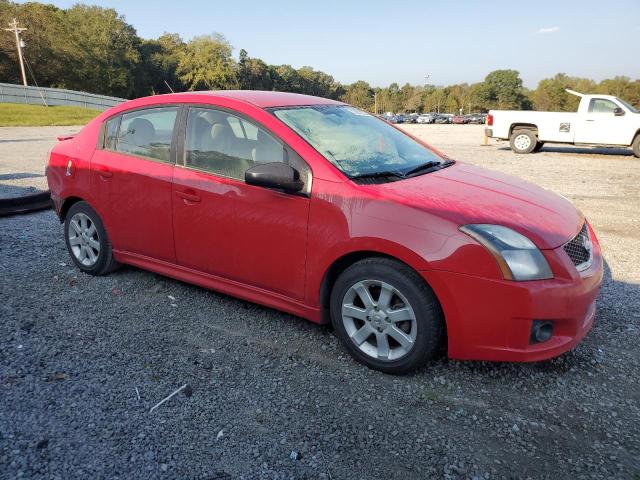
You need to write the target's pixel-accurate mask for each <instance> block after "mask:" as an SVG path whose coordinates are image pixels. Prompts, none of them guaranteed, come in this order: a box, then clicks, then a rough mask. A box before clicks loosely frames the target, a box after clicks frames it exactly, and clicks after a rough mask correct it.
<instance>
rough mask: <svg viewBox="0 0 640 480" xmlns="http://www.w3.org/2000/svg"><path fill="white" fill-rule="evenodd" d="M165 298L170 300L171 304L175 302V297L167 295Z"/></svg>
mask: <svg viewBox="0 0 640 480" xmlns="http://www.w3.org/2000/svg"><path fill="white" fill-rule="evenodd" d="M167 298H168V299H169V300H171V301H172V302H175V301H176V297H174V296H173V295H167Z"/></svg>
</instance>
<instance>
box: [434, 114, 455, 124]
mask: <svg viewBox="0 0 640 480" xmlns="http://www.w3.org/2000/svg"><path fill="white" fill-rule="evenodd" d="M433 123H438V124H444V123H451V117H449V116H447V115H445V114H441V113H439V114H437V115H436V117H435V119H434V121H433Z"/></svg>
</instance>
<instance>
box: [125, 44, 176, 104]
mask: <svg viewBox="0 0 640 480" xmlns="http://www.w3.org/2000/svg"><path fill="white" fill-rule="evenodd" d="M185 45H186V44H185V43H184V42H183V41H182V38H180V35H178V34H177V33H165V34H163V35H162V36H161V37H160V38H158V39H157V40H143V41H142V42H141V44H140V47H139V51H140V62H139V63H138V65H137V68H136V88H135V92H134V95H135V96H138V97H141V96H144V95H150V94H155V93H169V92H170V91H171V90H173V91H176V92H179V91H182V90H184V85H183V84H182V82H181V81H180V79H179V78H178V77H177V75H176V69H177V67H178V61H179V55H180V52H181V51H183V49H184V48H185ZM165 82H166V83H165ZM167 84H169V86H170V87H171V89H169V87H167Z"/></svg>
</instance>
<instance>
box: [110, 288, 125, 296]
mask: <svg viewBox="0 0 640 480" xmlns="http://www.w3.org/2000/svg"><path fill="white" fill-rule="evenodd" d="M121 294H122V290H120V289H119V288H116V287H113V288H112V289H111V295H121Z"/></svg>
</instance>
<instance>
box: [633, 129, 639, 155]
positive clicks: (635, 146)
mask: <svg viewBox="0 0 640 480" xmlns="http://www.w3.org/2000/svg"><path fill="white" fill-rule="evenodd" d="M631 148H632V150H633V154H634V155H635V156H636V157H637V158H640V133H639V134H638V135H636V138H634V139H633V143H632V144H631Z"/></svg>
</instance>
